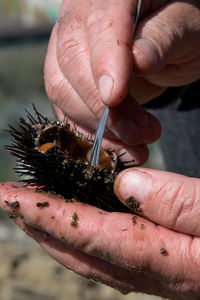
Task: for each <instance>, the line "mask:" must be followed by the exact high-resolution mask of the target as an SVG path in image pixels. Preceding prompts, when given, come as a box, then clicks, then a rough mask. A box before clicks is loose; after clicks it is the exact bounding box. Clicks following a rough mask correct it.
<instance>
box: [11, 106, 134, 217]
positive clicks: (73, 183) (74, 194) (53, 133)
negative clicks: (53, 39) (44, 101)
mask: <svg viewBox="0 0 200 300" xmlns="http://www.w3.org/2000/svg"><path fill="white" fill-rule="evenodd" d="M33 109H34V113H35V116H33V115H31V114H30V113H29V112H28V111H27V120H25V119H24V118H20V124H19V129H15V128H14V127H13V126H9V127H10V129H9V130H8V131H9V132H10V134H11V135H12V137H13V140H12V144H11V145H10V146H6V148H7V149H8V150H9V151H10V153H11V154H12V155H14V156H15V157H17V159H18V160H17V167H16V168H15V171H16V172H17V173H18V174H19V175H20V176H25V178H24V179H22V180H21V181H22V182H25V183H27V184H29V185H34V186H35V185H36V186H37V187H38V190H42V191H47V192H51V193H55V194H58V195H61V196H63V197H64V198H65V199H69V200H71V201H81V202H84V203H88V204H91V205H94V206H97V207H99V208H102V209H104V210H106V211H123V212H128V211H129V212H130V210H129V209H128V208H127V207H126V206H124V205H123V204H122V203H121V202H120V201H119V200H118V199H117V197H116V196H115V195H114V193H113V183H114V179H115V177H116V175H117V174H118V173H119V172H120V171H122V170H123V169H125V168H126V166H125V164H124V163H122V162H121V161H120V159H119V157H118V156H117V155H116V154H115V153H114V151H111V150H105V149H103V148H102V149H101V154H100V161H99V165H97V166H95V167H93V166H91V165H90V162H89V160H90V154H91V148H92V144H93V140H92V139H89V138H86V139H84V138H83V136H82V135H81V134H80V133H79V132H77V131H76V130H75V129H72V128H71V126H70V125H69V124H67V123H66V122H58V121H54V122H51V121H49V120H48V118H46V117H44V116H43V115H42V114H41V113H39V112H38V111H37V109H36V108H35V106H34V105H33Z"/></svg>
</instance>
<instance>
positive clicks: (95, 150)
mask: <svg viewBox="0 0 200 300" xmlns="http://www.w3.org/2000/svg"><path fill="white" fill-rule="evenodd" d="M141 5H142V0H138V3H137V9H136V14H135V21H134V29H135V28H136V25H137V22H138V18H139V15H140V9H141ZM109 111H110V107H109V106H105V108H104V111H103V114H102V116H101V119H100V120H99V123H98V126H97V130H96V134H95V139H94V144H93V146H92V151H91V157H90V164H91V166H96V165H98V164H99V157H100V152H101V144H102V140H103V135H104V131H105V127H106V123H107V119H108V115H109Z"/></svg>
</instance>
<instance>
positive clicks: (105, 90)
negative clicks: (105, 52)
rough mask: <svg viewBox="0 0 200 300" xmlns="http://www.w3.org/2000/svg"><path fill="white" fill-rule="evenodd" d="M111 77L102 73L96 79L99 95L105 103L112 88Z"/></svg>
mask: <svg viewBox="0 0 200 300" xmlns="http://www.w3.org/2000/svg"><path fill="white" fill-rule="evenodd" d="M113 84H114V82H113V79H112V77H110V76H108V75H102V76H101V77H100V78H99V81H98V90H99V93H100V95H101V98H102V100H103V102H105V104H107V103H106V102H107V101H108V100H109V98H110V95H111V92H112V88H113Z"/></svg>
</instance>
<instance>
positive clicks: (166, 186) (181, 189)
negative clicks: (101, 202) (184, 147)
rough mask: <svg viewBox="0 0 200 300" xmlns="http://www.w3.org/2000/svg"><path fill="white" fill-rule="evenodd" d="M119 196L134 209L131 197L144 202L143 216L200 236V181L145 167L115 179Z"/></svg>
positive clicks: (132, 170) (128, 171)
mask: <svg viewBox="0 0 200 300" xmlns="http://www.w3.org/2000/svg"><path fill="white" fill-rule="evenodd" d="M114 189H115V193H116V195H117V197H118V198H119V199H120V200H121V201H122V202H123V203H124V204H125V205H127V206H129V208H131V207H130V201H127V199H129V198H130V197H133V198H134V199H135V200H136V201H138V202H139V203H140V208H141V211H139V213H140V214H141V215H142V216H144V217H145V218H147V219H149V220H152V221H154V222H155V223H157V224H160V225H163V226H165V227H168V228H171V229H174V230H177V231H180V232H184V233H189V234H192V235H198V236H200V227H199V218H200V179H197V178H190V177H186V176H183V175H179V174H174V173H170V172H165V171H159V170H151V169H144V168H137V169H136V168H131V169H127V170H125V171H123V172H121V173H120V174H119V175H118V176H117V178H116V180H115V186H114Z"/></svg>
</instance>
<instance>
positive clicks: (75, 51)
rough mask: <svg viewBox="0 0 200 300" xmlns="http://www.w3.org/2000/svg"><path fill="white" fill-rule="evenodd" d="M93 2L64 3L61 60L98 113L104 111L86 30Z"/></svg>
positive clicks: (59, 43) (72, 81)
mask: <svg viewBox="0 0 200 300" xmlns="http://www.w3.org/2000/svg"><path fill="white" fill-rule="evenodd" d="M89 10H90V1H81V0H78V1H73V0H65V1H63V6H62V9H61V15H60V17H59V20H58V30H57V60H58V64H59V67H60V69H61V71H62V72H63V74H64V76H65V77H66V78H67V80H68V81H69V82H70V84H71V85H72V86H73V88H74V90H75V91H76V93H77V94H78V95H79V96H80V98H81V99H83V101H84V102H85V104H86V105H87V106H88V108H89V109H90V110H92V111H93V112H94V113H95V114H100V112H101V111H102V109H103V103H102V102H101V99H100V96H99V93H98V90H97V87H96V83H95V81H94V78H93V75H92V71H91V64H90V47H89V42H88V34H87V30H86V22H87V17H88V14H89Z"/></svg>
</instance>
